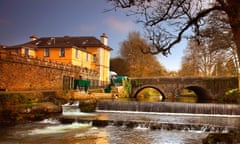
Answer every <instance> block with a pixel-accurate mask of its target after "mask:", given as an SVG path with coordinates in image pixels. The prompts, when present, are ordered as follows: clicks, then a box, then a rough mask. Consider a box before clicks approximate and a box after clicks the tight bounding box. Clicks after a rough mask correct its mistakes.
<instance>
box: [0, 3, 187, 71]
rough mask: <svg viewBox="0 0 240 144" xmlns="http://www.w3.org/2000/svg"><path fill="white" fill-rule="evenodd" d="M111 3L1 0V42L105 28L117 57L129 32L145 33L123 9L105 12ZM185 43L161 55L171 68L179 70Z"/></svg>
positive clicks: (99, 31) (88, 33)
mask: <svg viewBox="0 0 240 144" xmlns="http://www.w3.org/2000/svg"><path fill="white" fill-rule="evenodd" d="M110 8H111V5H110V4H109V3H107V2H106V1H105V0H0V45H16V44H21V43H25V42H27V41H29V37H30V36H31V35H36V36H37V37H48V36H49V37H63V36H66V35H68V36H95V37H97V38H100V35H101V34H102V33H103V32H104V33H106V34H107V36H108V43H109V46H110V47H111V48H113V49H114V50H113V51H112V52H111V57H116V56H117V55H118V52H119V48H120V43H121V42H122V41H124V40H126V39H127V36H128V33H129V32H132V31H138V32H141V33H143V29H142V25H141V24H137V23H135V20H136V19H134V18H133V17H127V16H126V13H125V12H124V11H122V10H117V11H110V12H104V10H106V9H110ZM142 36H143V35H142ZM185 47H186V45H185V44H184V43H181V44H178V45H177V46H176V47H175V48H174V49H172V51H171V52H172V54H171V55H169V56H168V57H165V56H162V55H159V56H158V57H159V61H160V62H161V64H163V65H164V67H165V68H166V69H167V70H178V69H180V65H181V57H182V53H183V49H184V48H185Z"/></svg>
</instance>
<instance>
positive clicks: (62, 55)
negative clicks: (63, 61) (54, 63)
mask: <svg viewBox="0 0 240 144" xmlns="http://www.w3.org/2000/svg"><path fill="white" fill-rule="evenodd" d="M59 56H60V57H65V48H60V54H59Z"/></svg>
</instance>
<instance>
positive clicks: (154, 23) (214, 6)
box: [107, 0, 240, 57]
mask: <svg viewBox="0 0 240 144" xmlns="http://www.w3.org/2000/svg"><path fill="white" fill-rule="evenodd" d="M107 1H108V2H110V3H111V4H112V5H113V9H115V10H117V9H118V8H123V9H128V15H137V16H139V17H138V19H137V21H138V22H141V23H143V24H144V27H145V28H144V29H145V32H146V36H147V37H148V38H149V40H151V41H152V43H153V47H151V48H148V49H143V50H142V51H143V52H144V53H151V54H158V53H162V54H163V55H168V54H169V53H170V49H171V48H172V47H173V46H174V45H176V44H177V43H179V42H180V41H181V40H182V38H184V37H187V36H189V35H190V34H194V35H199V34H200V31H199V29H200V27H202V26H204V18H206V17H208V16H209V14H211V13H212V12H218V13H222V14H224V15H226V16H227V17H226V21H227V22H228V23H229V26H230V29H231V30H232V33H233V39H234V41H235V43H236V46H237V54H238V57H240V2H239V0H107Z"/></svg>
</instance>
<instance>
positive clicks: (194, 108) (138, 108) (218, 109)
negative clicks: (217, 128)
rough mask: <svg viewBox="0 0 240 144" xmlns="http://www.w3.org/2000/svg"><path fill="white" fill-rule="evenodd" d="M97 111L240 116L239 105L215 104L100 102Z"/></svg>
mask: <svg viewBox="0 0 240 144" xmlns="http://www.w3.org/2000/svg"><path fill="white" fill-rule="evenodd" d="M97 111H135V112H156V113H176V114H177V113H186V114H207V115H230V116H240V106H239V105H234V104H213V103H180V102H175V103H174V102H136V101H127V102H120V101H98V102H97Z"/></svg>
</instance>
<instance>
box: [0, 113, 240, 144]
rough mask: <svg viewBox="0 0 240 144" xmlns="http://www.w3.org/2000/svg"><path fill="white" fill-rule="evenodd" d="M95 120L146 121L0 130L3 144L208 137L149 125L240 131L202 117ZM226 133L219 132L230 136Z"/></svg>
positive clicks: (119, 143)
mask: <svg viewBox="0 0 240 144" xmlns="http://www.w3.org/2000/svg"><path fill="white" fill-rule="evenodd" d="M95 114H96V115H98V117H97V118H96V119H105V120H111V121H117V120H118V121H126V122H127V121H134V122H137V123H138V122H139V121H141V122H142V121H144V122H145V123H138V125H135V126H134V127H128V126H127V125H124V124H122V125H118V124H114V123H111V124H109V125H107V126H104V127H96V126H93V125H92V123H91V122H88V123H78V122H74V123H70V124H61V123H60V122H59V121H58V119H57V118H51V119H45V120H43V121H40V122H33V123H32V122H30V123H25V124H19V125H16V126H12V127H5V128H1V129H0V144H19V143H21V144H32V143H34V144H35V143H38V144H66V143H67V144H196V143H201V141H202V139H203V138H205V137H206V136H207V135H208V133H210V132H216V131H217V130H215V129H212V130H210V131H209V130H208V131H207V130H206V129H205V127H200V129H199V128H191V127H181V129H179V128H177V127H176V128H174V127H171V129H168V128H163V127H162V128H160V129H151V128H150V127H149V125H148V123H150V122H151V123H163V124H164V123H165V124H172V125H175V124H182V125H184V126H185V125H186V126H188V125H191V124H197V125H198V124H199V125H205V126H206V128H207V127H213V128H214V126H219V125H220V126H223V127H224V126H225V127H239V122H240V118H239V117H214V116H212V117H207V116H206V117H201V116H190V115H188V116H184V115H160V114H143V113H117V112H115V113H110V112H104V113H95ZM227 131H228V129H227V128H226V129H223V130H221V131H219V132H223V133H224V132H227Z"/></svg>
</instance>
